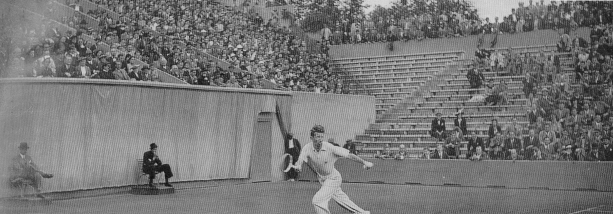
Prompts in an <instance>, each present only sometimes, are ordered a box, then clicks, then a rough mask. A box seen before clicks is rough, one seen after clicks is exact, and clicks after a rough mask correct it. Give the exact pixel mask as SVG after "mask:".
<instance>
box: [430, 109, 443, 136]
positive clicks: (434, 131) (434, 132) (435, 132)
mask: <svg viewBox="0 0 613 214" xmlns="http://www.w3.org/2000/svg"><path fill="white" fill-rule="evenodd" d="M445 129H446V128H445V120H444V119H443V118H441V113H436V118H434V119H433V120H432V125H431V126H430V136H432V137H435V138H438V140H439V141H440V140H442V139H443V138H445Z"/></svg>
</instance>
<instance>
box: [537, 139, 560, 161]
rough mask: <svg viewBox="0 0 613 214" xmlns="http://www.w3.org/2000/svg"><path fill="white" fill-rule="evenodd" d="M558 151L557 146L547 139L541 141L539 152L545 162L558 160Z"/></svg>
mask: <svg viewBox="0 0 613 214" xmlns="http://www.w3.org/2000/svg"><path fill="white" fill-rule="evenodd" d="M558 149H559V146H558V144H557V143H556V142H555V141H552V140H551V138H549V137H545V138H544V139H543V141H541V146H540V151H541V154H542V156H543V158H544V159H546V160H556V159H557V158H558Z"/></svg>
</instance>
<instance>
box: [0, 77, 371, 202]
mask: <svg viewBox="0 0 613 214" xmlns="http://www.w3.org/2000/svg"><path fill="white" fill-rule="evenodd" d="M277 108H278V110H279V112H280V113H279V114H278V115H281V118H282V119H283V123H281V122H280V121H279V117H277V114H275V112H276V111H277ZM261 112H271V113H272V114H273V115H274V119H273V120H272V130H271V132H270V134H271V139H272V142H271V144H270V145H271V146H270V148H269V149H270V153H268V152H263V153H266V154H270V155H271V157H270V167H264V168H269V169H270V170H271V171H270V178H268V179H267V180H270V181H279V180H283V179H284V173H283V172H282V169H283V164H284V163H283V161H282V159H281V156H282V155H283V153H284V148H283V136H282V131H281V130H282V128H281V126H282V125H284V124H285V126H286V128H288V129H289V126H293V127H295V128H296V130H300V131H301V133H298V132H296V133H297V135H301V138H299V139H300V140H301V141H302V142H307V141H308V140H307V139H308V138H304V136H308V130H309V129H310V127H311V126H312V125H313V124H315V123H317V124H322V125H324V126H326V128H327V129H328V133H329V135H328V136H331V137H336V138H337V139H345V138H351V137H353V136H354V135H355V133H357V132H361V131H363V130H364V128H365V127H367V126H368V124H369V123H370V122H372V120H373V119H374V98H372V97H363V96H347V95H332V94H314V93H291V92H283V91H272V90H252V89H236V88H218V87H203V86H192V85H180V84H168V83H152V82H130V81H111V80H93V79H60V78H43V79H38V78H24V79H0V121H1V122H0V139H1V140H0V158H2V161H0V168H1V169H8V168H9V166H10V164H11V158H13V157H16V156H17V155H18V149H17V147H18V145H19V143H20V142H28V144H29V145H30V147H31V148H30V150H29V154H31V155H32V157H33V159H34V162H35V163H36V164H38V165H39V166H40V168H41V169H43V171H46V172H49V173H53V174H54V175H55V177H54V178H53V179H45V180H43V191H44V192H57V191H72V190H83V189H96V188H105V187H116V186H126V185H133V184H135V183H136V178H137V175H138V174H139V173H140V166H138V165H137V163H136V159H139V158H142V155H143V153H144V152H145V151H147V150H148V149H149V144H150V143H157V144H158V145H159V146H160V147H159V154H160V158H161V159H162V161H163V162H164V163H168V164H169V165H170V166H171V167H172V168H173V171H174V173H175V177H173V178H172V179H171V181H175V182H176V181H198V180H214V179H229V178H249V169H250V168H251V167H252V166H251V163H252V160H253V158H254V157H255V158H257V157H259V155H258V154H252V151H265V150H261V149H259V150H252V145H254V135H253V134H254V130H255V125H256V121H257V118H258V114H259V113H261ZM367 114H368V115H370V116H367ZM307 127H308V128H307ZM290 130H291V129H290ZM262 145H266V144H262ZM8 177H9V172H8V171H6V170H2V171H0V180H1V181H3V182H2V184H1V185H0V197H6V196H11V195H15V194H17V192H16V191H15V190H14V189H11V188H9V186H8V182H6V181H8ZM141 182H144V181H141Z"/></svg>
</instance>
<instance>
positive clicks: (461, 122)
mask: <svg viewBox="0 0 613 214" xmlns="http://www.w3.org/2000/svg"><path fill="white" fill-rule="evenodd" d="M453 125H455V127H459V128H460V130H461V131H462V133H460V136H464V135H467V134H468V130H467V127H466V119H464V112H463V111H462V110H460V112H458V113H456V118H455V119H454V120H453ZM462 139H463V138H462Z"/></svg>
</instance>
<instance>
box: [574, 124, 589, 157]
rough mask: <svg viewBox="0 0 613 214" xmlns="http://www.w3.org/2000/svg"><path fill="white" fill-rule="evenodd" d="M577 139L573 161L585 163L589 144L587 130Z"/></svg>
mask: <svg viewBox="0 0 613 214" xmlns="http://www.w3.org/2000/svg"><path fill="white" fill-rule="evenodd" d="M577 126H579V125H577ZM576 135H578V137H577V139H576V140H575V145H574V146H573V148H572V152H573V159H574V160H578V161H584V160H585V159H586V151H587V149H588V148H587V146H588V144H589V142H587V141H588V140H587V130H585V131H583V132H581V133H577V134H576Z"/></svg>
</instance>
